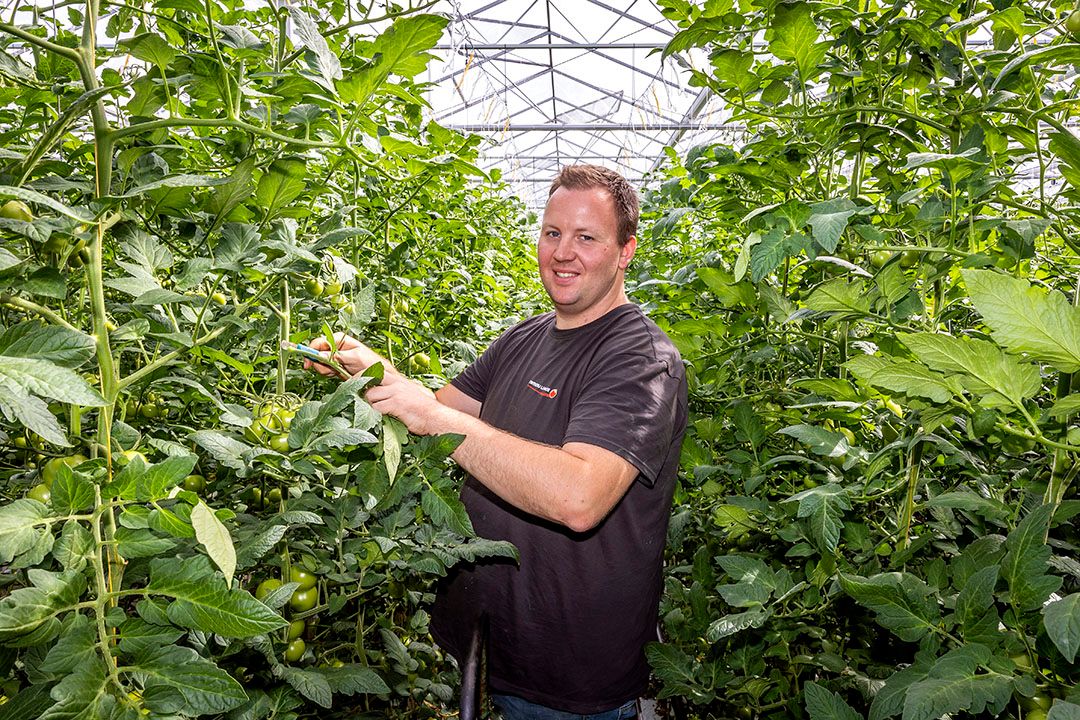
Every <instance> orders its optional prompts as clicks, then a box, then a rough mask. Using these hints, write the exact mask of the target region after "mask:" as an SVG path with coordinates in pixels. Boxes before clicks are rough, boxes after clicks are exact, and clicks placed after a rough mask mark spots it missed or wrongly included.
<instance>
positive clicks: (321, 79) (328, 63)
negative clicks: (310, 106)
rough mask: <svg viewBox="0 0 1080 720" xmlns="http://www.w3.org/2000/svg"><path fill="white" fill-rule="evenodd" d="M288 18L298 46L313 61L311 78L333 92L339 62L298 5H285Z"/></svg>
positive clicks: (312, 22)
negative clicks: (313, 75)
mask: <svg viewBox="0 0 1080 720" xmlns="http://www.w3.org/2000/svg"><path fill="white" fill-rule="evenodd" d="M286 8H287V9H288V11H289V17H290V18H292V21H293V29H294V30H295V32H296V36H297V39H299V40H300V46H301V47H304V48H307V49H308V50H309V51H310V53H311V54H310V58H311V60H310V61H313V64H314V66H315V71H316V73H317V75H316V76H315V77H314V78H313V79H314V80H315V81H316V82H318V83H319V84H320V85H322V86H323V87H324V88H326V89H327V90H330V91H331V92H333V91H334V81H335V80H340V79H341V77H342V74H341V60H339V59H338V56H337V55H335V54H334V51H333V50H331V49H330V46H329V45H327V44H326V39H325V38H324V37H323V36H322V34H321V33H320V32H319V26H318V25H316V24H315V21H314V20H312V19H311V17H310V16H309V15H308V14H307V13H306V12H304V10H303V9H302V8H301V7H300V6H298V5H286Z"/></svg>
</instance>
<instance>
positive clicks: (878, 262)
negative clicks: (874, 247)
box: [870, 250, 892, 269]
mask: <svg viewBox="0 0 1080 720" xmlns="http://www.w3.org/2000/svg"><path fill="white" fill-rule="evenodd" d="M889 260H892V253H891V252H889V251H888V250H878V251H876V252H874V253H873V254H871V255H870V264H871V265H873V266H874V267H875V268H878V269H881V268H883V267H885V263H887V262H889Z"/></svg>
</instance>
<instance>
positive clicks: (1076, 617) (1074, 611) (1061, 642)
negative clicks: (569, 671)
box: [1042, 593, 1080, 663]
mask: <svg viewBox="0 0 1080 720" xmlns="http://www.w3.org/2000/svg"><path fill="white" fill-rule="evenodd" d="M1042 612H1043V624H1044V625H1045V626H1046V634H1047V635H1049V636H1050V639H1051V640H1053V641H1054V645H1056V646H1057V649H1058V650H1059V651H1061V655H1062V656H1063V657H1064V658H1065V659H1066V660H1067V661H1068V662H1070V663H1072V662H1074V661H1075V660H1076V653H1077V651H1078V650H1080V593H1073V594H1072V595H1066V596H1065V597H1064V598H1062V599H1061V600H1055V601H1054V602H1052V603H1049V604H1048V605H1046V606H1045V607H1043V610H1042Z"/></svg>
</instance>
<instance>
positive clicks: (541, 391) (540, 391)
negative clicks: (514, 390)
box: [529, 380, 559, 399]
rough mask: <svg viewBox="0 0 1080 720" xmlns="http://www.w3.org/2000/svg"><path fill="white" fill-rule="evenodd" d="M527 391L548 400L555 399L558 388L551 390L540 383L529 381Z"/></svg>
mask: <svg viewBox="0 0 1080 720" xmlns="http://www.w3.org/2000/svg"><path fill="white" fill-rule="evenodd" d="M529 389H530V390H532V391H533V392H534V393H536V394H537V395H539V396H541V397H546V398H549V399H550V398H553V397H555V396H556V395H558V394H559V389H558V388H551V387H548V386H547V385H541V384H540V383H538V382H536V381H535V380H530V381H529Z"/></svg>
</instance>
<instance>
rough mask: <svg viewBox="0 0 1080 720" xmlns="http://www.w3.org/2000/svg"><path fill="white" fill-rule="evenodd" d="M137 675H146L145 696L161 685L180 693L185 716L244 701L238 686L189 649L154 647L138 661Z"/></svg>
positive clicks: (242, 690)
mask: <svg viewBox="0 0 1080 720" xmlns="http://www.w3.org/2000/svg"><path fill="white" fill-rule="evenodd" d="M136 672H140V673H145V674H146V680H145V682H144V687H145V688H146V691H147V694H149V692H150V691H151V690H152V689H154V688H156V687H159V686H162V685H164V686H167V687H170V688H174V689H176V690H177V691H179V693H180V694H181V695H182V696H183V697H184V702H185V706H184V708H183V712H184V714H185V715H209V714H211V713H223V712H226V711H228V710H231V709H233V708H235V707H237V706H239V705H242V704H243V703H244V701H245V700H247V694H246V693H245V692H244V688H243V687H241V685H240V683H238V682H236V680H234V679H232V678H231V677H230V676H229V674H228V673H226V672H225V671H224V670H222V669H221V668H219V667H218V666H217V665H215V664H214V663H212V662H211V661H209V660H206V659H205V658H203V657H201V656H200V655H199V654H198V653H197V652H195V651H194V650H192V649H191V648H187V647H177V646H172V647H160V648H157V649H156V650H154V651H152V652H151V653H150V654H149V655H147V656H145V657H141V658H139V662H138V664H137V665H136Z"/></svg>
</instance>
